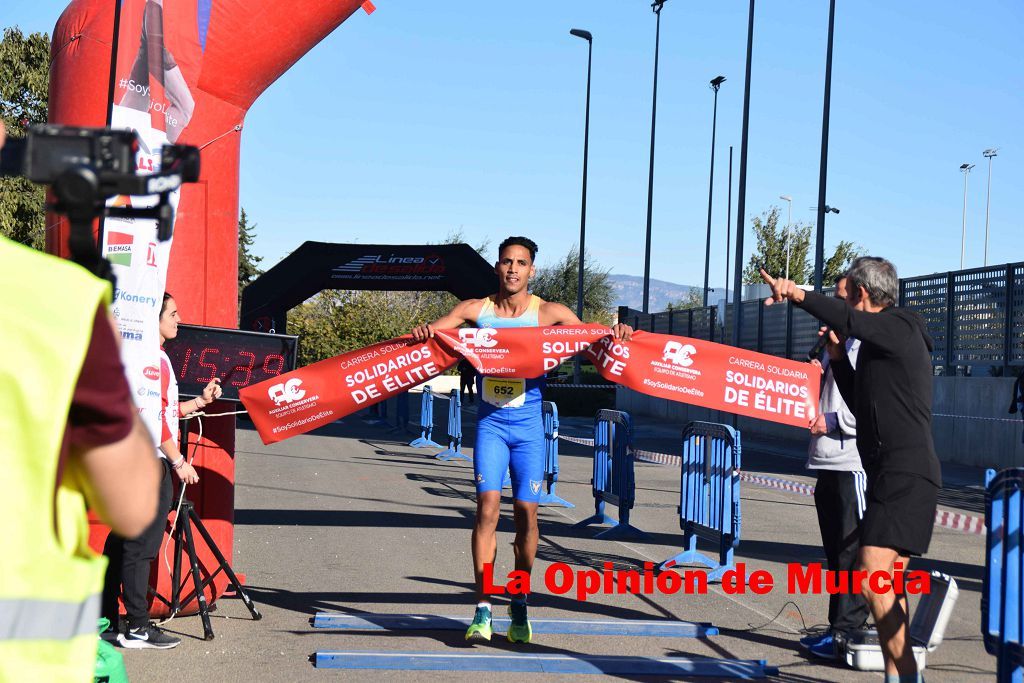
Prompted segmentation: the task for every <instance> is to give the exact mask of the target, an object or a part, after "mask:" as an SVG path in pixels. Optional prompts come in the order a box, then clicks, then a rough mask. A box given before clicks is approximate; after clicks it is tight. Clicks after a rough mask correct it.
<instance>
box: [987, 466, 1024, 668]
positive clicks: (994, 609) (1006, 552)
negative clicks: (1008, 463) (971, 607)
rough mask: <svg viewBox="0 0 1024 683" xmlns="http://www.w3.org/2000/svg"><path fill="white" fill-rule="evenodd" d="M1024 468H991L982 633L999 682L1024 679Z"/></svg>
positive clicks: (988, 481) (988, 477)
mask: <svg viewBox="0 0 1024 683" xmlns="http://www.w3.org/2000/svg"><path fill="white" fill-rule="evenodd" d="M1022 489H1024V468H1020V467H1017V468H1010V469H1005V470H1002V471H1001V472H999V473H996V471H995V470H988V471H986V472H985V524H986V526H987V528H988V534H987V536H986V540H985V575H984V579H983V582H982V586H983V587H982V596H981V634H982V637H983V640H984V641H985V649H986V650H987V651H988V653H989V654H991V655H995V657H996V680H998V681H999V683H1008V682H1009V681H1013V682H1014V683H1019V682H1020V681H1022V680H1024V645H1022V637H1024V600H1022V598H1024V591H1022V590H1021V580H1022V579H1024V574H1022V562H1024V549H1022V548H1021V544H1022V543H1024V523H1022V522H1024V505H1022V500H1021V498H1022V496H1024V493H1022Z"/></svg>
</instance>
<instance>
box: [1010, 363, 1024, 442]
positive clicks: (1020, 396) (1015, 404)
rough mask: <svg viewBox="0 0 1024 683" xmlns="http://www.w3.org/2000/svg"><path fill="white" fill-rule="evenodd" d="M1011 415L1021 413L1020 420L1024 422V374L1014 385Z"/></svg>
mask: <svg viewBox="0 0 1024 683" xmlns="http://www.w3.org/2000/svg"><path fill="white" fill-rule="evenodd" d="M1009 412H1010V415H1013V414H1014V413H1017V412H1019V413H1020V419H1022V420H1024V372H1022V373H1021V374H1020V375H1019V376H1018V377H1017V381H1016V382H1014V383H1013V396H1011V397H1010V411H1009ZM1020 438H1021V442H1024V433H1022V434H1021V435H1020Z"/></svg>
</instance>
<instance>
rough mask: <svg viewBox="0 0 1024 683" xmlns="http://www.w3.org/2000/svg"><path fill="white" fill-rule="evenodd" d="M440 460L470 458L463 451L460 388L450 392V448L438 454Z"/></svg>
mask: <svg viewBox="0 0 1024 683" xmlns="http://www.w3.org/2000/svg"><path fill="white" fill-rule="evenodd" d="M435 457H437V459H438V460H445V461H447V460H455V459H456V458H458V459H460V460H469V456H468V455H466V454H465V453H463V452H462V396H461V394H460V393H459V390H458V389H452V390H451V392H450V393H449V394H448V448H446V449H444V450H443V451H441V452H440V453H438V454H437V456H435Z"/></svg>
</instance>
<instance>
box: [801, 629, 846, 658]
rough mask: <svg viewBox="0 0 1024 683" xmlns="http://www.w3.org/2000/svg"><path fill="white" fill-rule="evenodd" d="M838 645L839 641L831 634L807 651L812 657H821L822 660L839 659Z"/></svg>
mask: <svg viewBox="0 0 1024 683" xmlns="http://www.w3.org/2000/svg"><path fill="white" fill-rule="evenodd" d="M837 645H838V643H837V639H836V638H835V636H833V635H832V634H831V633H829V634H828V635H826V636H825V637H824V638H822V639H821V640H819V641H818V642H817V643H814V644H813V645H811V646H810V647H809V648H807V649H808V651H809V652H810V653H811V654H812V655H814V656H815V657H820V658H821V659H838V658H839V652H838V647H837Z"/></svg>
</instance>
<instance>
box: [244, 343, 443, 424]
mask: <svg viewBox="0 0 1024 683" xmlns="http://www.w3.org/2000/svg"><path fill="white" fill-rule="evenodd" d="M458 360H459V359H458V357H457V356H455V355H453V354H451V353H448V352H447V351H445V350H444V349H442V348H441V346H440V345H439V344H438V343H437V342H436V340H431V341H429V342H426V343H416V342H413V341H412V339H411V338H409V337H405V338H401V339H392V340H390V341H386V342H380V343H378V344H374V345H372V346H367V347H366V348H363V349H360V350H358V351H352V352H349V353H346V354H342V355H340V356H335V357H334V358H328V359H327V360H322V361H320V362H319V363H314V364H312V365H307V366H306V367H303V368H299V369H298V370H293V371H292V372H288V373H285V374H283V375H279V376H277V377H274V378H272V379H269V380H266V381H264V382H260V383H259V384H254V385H252V386H249V387H245V388H243V389H242V390H241V391H239V396H240V398H241V399H242V403H244V404H245V407H246V409H247V410H248V411H249V416H250V417H251V418H252V421H253V424H254V425H255V426H256V430H257V431H258V432H259V434H260V438H262V439H263V443H274V442H276V441H281V440H282V439H287V438H288V437H291V436H295V435H297V434H302V433H304V432H308V431H311V430H313V429H316V428H317V427H320V426H322V425H325V424H329V423H331V422H334V421H335V420H337V419H338V418H341V417H344V416H345V415H349V414H351V413H354V412H355V411H357V410H360V409H362V408H366V407H368V406H371V405H373V404H374V403H378V402H380V401H383V400H385V399H387V398H390V397H392V396H395V395H397V394H400V393H402V392H403V391H407V390H409V389H410V388H412V387H414V386H416V385H417V384H420V383H421V382H424V381H426V380H428V379H431V378H432V377H436V376H438V375H440V374H441V373H442V372H444V371H445V370H447V369H448V368H450V367H452V366H453V365H455V363H457V362H458Z"/></svg>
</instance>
